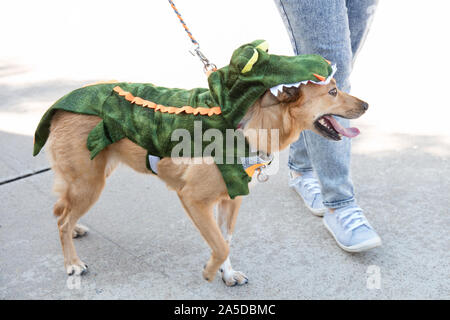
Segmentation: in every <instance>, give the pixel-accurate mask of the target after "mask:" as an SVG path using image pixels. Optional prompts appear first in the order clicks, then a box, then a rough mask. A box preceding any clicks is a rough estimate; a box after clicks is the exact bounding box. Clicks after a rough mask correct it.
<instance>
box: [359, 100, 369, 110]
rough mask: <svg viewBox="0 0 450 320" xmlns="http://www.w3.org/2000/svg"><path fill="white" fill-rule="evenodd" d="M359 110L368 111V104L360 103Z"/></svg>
mask: <svg viewBox="0 0 450 320" xmlns="http://www.w3.org/2000/svg"><path fill="white" fill-rule="evenodd" d="M361 108H363V109H364V111H367V109H369V104H368V103H367V102H363V103H361Z"/></svg>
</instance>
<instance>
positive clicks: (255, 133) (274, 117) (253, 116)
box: [240, 99, 302, 154]
mask: <svg viewBox="0 0 450 320" xmlns="http://www.w3.org/2000/svg"><path fill="white" fill-rule="evenodd" d="M261 102H262V99H259V100H258V101H256V102H255V104H254V105H253V106H252V107H251V108H250V109H249V111H248V112H247V114H246V115H245V116H244V118H243V119H242V121H241V123H240V127H241V128H242V130H243V131H244V136H245V137H246V139H247V141H248V143H249V145H250V147H251V148H252V149H253V150H258V151H262V152H265V153H266V154H272V153H274V152H278V151H280V150H283V149H285V148H286V147H288V146H289V145H290V144H291V143H292V142H294V141H295V140H297V139H298V136H299V134H300V132H301V131H302V127H301V126H299V124H298V123H297V124H296V123H295V122H294V119H293V118H292V117H291V116H290V115H289V108H288V107H287V106H285V105H284V104H282V103H275V104H272V105H268V106H267V105H265V106H263V105H262V104H261ZM274 134H277V135H278V137H275V136H273V135H274ZM276 142H277V143H276Z"/></svg>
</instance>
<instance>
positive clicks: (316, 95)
mask: <svg viewBox="0 0 450 320" xmlns="http://www.w3.org/2000/svg"><path fill="white" fill-rule="evenodd" d="M367 108H368V105H367V103H365V102H363V101H361V100H359V99H357V98H355V97H353V96H350V95H348V94H346V93H344V92H341V91H339V90H337V89H336V82H335V81H334V80H332V81H331V82H330V83H329V84H327V85H316V84H312V83H308V84H307V85H302V86H300V88H296V87H291V88H286V87H284V90H283V92H282V93H280V94H279V95H278V96H277V97H275V96H274V95H272V93H270V90H268V91H266V93H265V94H264V95H263V96H262V97H260V98H259V99H258V100H257V101H256V102H255V103H254V105H253V106H252V107H251V108H250V109H249V111H248V113H247V114H246V116H245V117H244V119H245V125H244V127H243V130H244V135H245V136H246V137H247V139H248V142H249V144H250V145H251V146H255V145H256V142H255V141H258V140H256V139H258V137H255V136H252V137H251V136H249V135H247V132H248V131H249V130H256V132H258V130H260V129H268V130H270V129H278V130H279V134H280V136H279V149H280V150H282V149H284V148H286V147H287V146H289V144H291V143H292V142H294V141H295V140H296V139H298V136H299V134H300V132H301V131H302V130H306V129H309V130H314V131H315V132H316V133H318V134H320V135H322V136H324V137H326V138H329V139H333V140H340V134H339V132H342V130H343V128H342V127H340V126H339V125H338V124H336V122H335V121H333V119H332V118H331V117H329V115H337V116H340V117H344V118H349V119H354V118H358V117H359V116H361V115H362V114H363V113H364V112H365V111H366V110H367ZM100 120H101V119H100V118H97V117H95V116H87V115H78V114H74V113H69V112H65V111H58V112H57V114H56V115H55V116H54V118H53V120H52V124H51V129H50V130H51V133H50V140H49V144H48V153H49V154H50V156H51V162H52V168H53V170H54V172H55V186H54V190H55V191H56V192H57V193H58V194H59V196H60V197H59V199H58V201H57V202H56V204H55V206H54V214H55V215H56V216H58V217H59V218H58V227H59V233H60V238H61V244H62V249H63V253H64V265H65V268H66V271H67V273H68V274H69V275H71V274H82V273H84V272H85V271H86V269H87V266H86V264H85V263H83V262H82V261H81V260H80V258H79V257H78V255H77V253H76V251H75V246H74V243H73V240H72V238H74V237H77V236H82V235H84V234H85V233H86V228H85V227H83V226H81V225H77V221H78V219H79V218H81V217H82V216H83V214H85V213H86V212H87V211H88V210H89V208H90V207H91V206H92V205H93V204H94V203H95V202H96V201H97V199H98V198H99V196H100V194H101V192H102V190H103V187H104V186H105V181H106V178H107V177H108V176H109V175H110V174H111V172H112V171H113V170H114V169H115V167H116V166H117V164H118V163H119V162H122V163H125V164H126V165H128V166H130V167H131V168H133V169H134V170H136V171H138V172H141V173H146V174H148V173H150V171H149V170H148V169H147V168H146V163H145V158H146V153H147V151H146V150H144V149H143V148H141V147H140V146H138V145H136V144H134V143H133V142H131V141H130V140H128V139H122V140H120V141H119V142H117V143H115V144H112V145H110V146H108V147H107V148H106V149H104V150H103V151H101V153H100V154H99V155H98V156H97V157H95V158H94V159H93V160H90V157H89V151H88V149H87V147H86V139H87V136H88V134H89V132H90V131H91V130H92V129H93V128H94V127H95V126H96V125H97V123H98V122H99V121H100ZM269 141H270V140H269ZM258 148H259V150H261V151H263V152H266V153H273V152H277V151H279V150H275V148H274V147H272V146H271V145H270V143H267V144H265V145H264V144H263V145H261V144H259V145H258ZM158 177H159V178H160V179H162V180H163V181H164V182H166V184H167V186H168V187H169V188H170V189H173V190H175V191H176V192H177V194H178V196H179V198H180V200H181V203H182V205H183V207H184V209H185V210H186V212H187V214H188V215H189V217H190V218H191V219H192V221H193V222H194V224H195V226H196V227H197V228H198V229H199V231H200V233H201V234H202V236H203V238H204V239H205V240H206V242H207V243H208V245H209V246H210V247H211V250H212V254H211V258H210V259H209V261H208V262H207V264H206V266H205V267H204V270H203V277H204V278H205V279H206V280H208V281H212V280H213V279H214V277H215V275H216V273H217V271H218V270H219V269H220V271H221V272H222V278H223V280H224V282H225V283H226V284H227V285H228V286H233V285H236V284H245V283H247V281H248V280H247V277H246V276H245V275H244V274H243V273H241V272H238V271H234V270H233V269H232V267H231V263H230V260H229V252H230V249H229V246H230V241H231V235H232V233H233V230H234V227H235V222H236V218H237V213H238V211H239V207H240V205H241V202H242V197H236V198H235V199H233V200H231V199H230V197H229V196H228V193H227V188H226V185H225V182H224V181H223V178H222V175H221V173H220V171H219V170H218V168H217V166H216V165H215V164H176V163H175V162H174V161H172V158H163V159H162V160H161V161H160V162H159V163H158ZM216 204H217V205H218V218H217V222H216V221H215V219H214V214H213V208H214V206H215V205H216Z"/></svg>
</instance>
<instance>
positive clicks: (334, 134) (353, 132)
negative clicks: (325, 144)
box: [314, 114, 359, 141]
mask: <svg viewBox="0 0 450 320" xmlns="http://www.w3.org/2000/svg"><path fill="white" fill-rule="evenodd" d="M314 127H315V128H316V129H317V131H318V132H319V133H320V134H321V135H322V136H324V137H325V138H328V139H331V140H335V141H339V140H341V139H342V137H343V136H344V137H347V138H354V137H356V136H357V135H359V129H358V128H344V127H343V126H341V125H340V123H339V122H337V120H336V119H334V118H333V115H331V114H326V115H323V116H321V117H320V118H318V119H317V120H316V121H314Z"/></svg>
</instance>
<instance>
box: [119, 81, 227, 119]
mask: <svg viewBox="0 0 450 320" xmlns="http://www.w3.org/2000/svg"><path fill="white" fill-rule="evenodd" d="M113 91H114V92H117V93H118V94H119V96H122V97H125V100H127V101H129V102H131V103H134V104H136V105H139V106H142V107H145V108H149V109H154V110H155V111H160V112H163V113H175V114H180V113H182V112H185V113H187V114H194V115H197V114H200V115H208V116H213V115H215V114H221V113H222V110H221V109H220V107H212V108H203V107H197V108H193V107H191V106H184V107H179V108H178V107H167V106H163V105H160V104H156V103H154V102H152V101H148V100H144V99H142V98H140V97H135V96H133V95H132V94H131V93H130V92H128V91H125V90H123V89H122V88H121V87H119V86H115V87H114V88H113Z"/></svg>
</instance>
